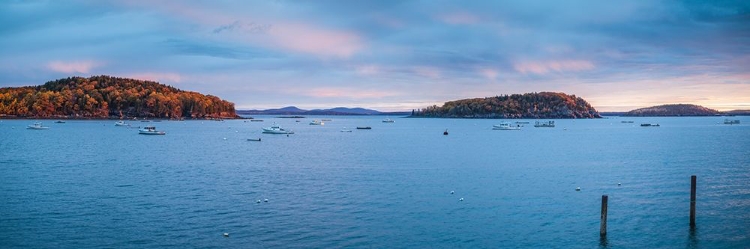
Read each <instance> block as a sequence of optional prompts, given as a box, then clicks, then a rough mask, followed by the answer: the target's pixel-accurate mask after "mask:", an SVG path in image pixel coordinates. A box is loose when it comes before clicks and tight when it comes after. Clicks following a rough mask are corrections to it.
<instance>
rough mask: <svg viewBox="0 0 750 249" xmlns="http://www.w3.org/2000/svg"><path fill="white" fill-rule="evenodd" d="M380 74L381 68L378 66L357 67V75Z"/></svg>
mask: <svg viewBox="0 0 750 249" xmlns="http://www.w3.org/2000/svg"><path fill="white" fill-rule="evenodd" d="M378 73H380V67H378V66H376V65H366V66H360V67H357V74H360V75H376V74H378Z"/></svg>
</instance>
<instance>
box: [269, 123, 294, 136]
mask: <svg viewBox="0 0 750 249" xmlns="http://www.w3.org/2000/svg"><path fill="white" fill-rule="evenodd" d="M263 133H266V134H294V132H293V131H290V130H286V129H284V128H281V127H280V126H279V125H277V124H276V123H274V124H273V125H272V126H271V127H267V128H263Z"/></svg>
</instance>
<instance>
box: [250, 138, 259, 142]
mask: <svg viewBox="0 0 750 249" xmlns="http://www.w3.org/2000/svg"><path fill="white" fill-rule="evenodd" d="M247 141H255V142H260V138H248V139H247Z"/></svg>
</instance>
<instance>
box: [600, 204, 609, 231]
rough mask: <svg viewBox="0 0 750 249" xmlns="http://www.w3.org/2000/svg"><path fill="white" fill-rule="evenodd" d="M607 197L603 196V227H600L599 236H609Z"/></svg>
mask: <svg viewBox="0 0 750 249" xmlns="http://www.w3.org/2000/svg"><path fill="white" fill-rule="evenodd" d="M607 199H609V197H608V196H607V195H602V216H601V227H599V236H601V237H605V236H607Z"/></svg>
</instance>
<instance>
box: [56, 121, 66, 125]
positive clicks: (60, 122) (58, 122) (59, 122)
mask: <svg viewBox="0 0 750 249" xmlns="http://www.w3.org/2000/svg"><path fill="white" fill-rule="evenodd" d="M55 123H57V124H64V123H65V121H62V120H57V121H55Z"/></svg>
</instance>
